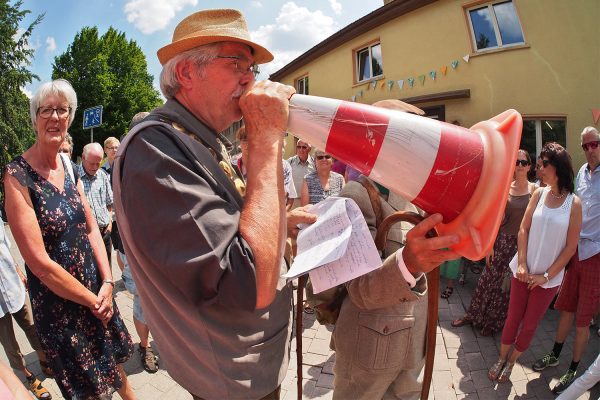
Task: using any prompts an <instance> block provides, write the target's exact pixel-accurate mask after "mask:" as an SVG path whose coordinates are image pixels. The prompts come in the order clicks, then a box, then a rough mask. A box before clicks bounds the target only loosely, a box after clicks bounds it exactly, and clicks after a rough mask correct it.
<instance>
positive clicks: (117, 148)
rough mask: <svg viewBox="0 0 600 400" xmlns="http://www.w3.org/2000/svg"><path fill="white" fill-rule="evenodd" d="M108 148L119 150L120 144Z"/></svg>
mask: <svg viewBox="0 0 600 400" xmlns="http://www.w3.org/2000/svg"><path fill="white" fill-rule="evenodd" d="M106 150H119V146H111V147H107V148H106Z"/></svg>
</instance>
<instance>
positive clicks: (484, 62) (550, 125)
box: [270, 0, 600, 169]
mask: <svg viewBox="0 0 600 400" xmlns="http://www.w3.org/2000/svg"><path fill="white" fill-rule="evenodd" d="M385 3H386V4H385V5H383V6H382V7H380V8H379V9H377V10H375V11H373V12H372V13H370V14H368V15H366V16H364V17H363V18H361V19H359V20H357V21H356V22H354V23H352V24H350V25H348V26H347V27H345V28H343V29H342V30H340V31H339V32H337V33H335V34H334V35H332V36H330V37H329V38H327V39H325V40H324V41H323V42H321V43H319V44H318V45H316V46H315V47H313V48H311V49H310V50H308V51H307V52H305V53H304V54H302V55H301V56H299V57H298V58H297V59H295V60H293V61H292V62H290V63H289V64H287V65H286V66H284V67H283V68H281V69H280V70H279V71H277V72H275V73H273V74H272V75H271V77H270V79H271V80H274V81H280V82H283V83H286V84H289V85H293V86H294V87H296V90H297V92H298V93H303V94H310V95H315V96H322V97H330V98H337V99H343V100H348V101H356V102H360V103H365V104H371V103H374V102H375V101H378V100H382V99H388V98H394V99H400V100H403V101H406V102H409V103H412V104H414V105H416V106H418V107H420V108H422V109H423V110H425V111H426V113H427V115H428V116H430V117H433V118H438V119H441V120H444V121H447V122H453V123H457V124H460V125H462V126H465V127H470V126H472V125H474V124H475V123H477V122H479V121H481V120H485V119H489V118H491V117H493V116H495V115H497V114H500V113H501V112H502V111H504V110H506V109H509V108H514V109H516V110H517V111H519V112H520V113H521V115H522V116H523V119H524V126H523V135H522V141H521V147H523V148H525V149H527V150H528V151H529V152H530V153H531V154H532V155H533V154H539V151H540V149H541V147H542V146H543V144H544V143H545V142H547V141H557V142H559V143H561V144H563V145H565V146H566V147H567V149H568V150H569V152H570V154H571V156H572V157H573V164H574V168H575V169H577V168H578V167H579V165H581V164H582V163H583V162H584V160H585V158H584V155H583V152H582V150H581V147H580V136H579V134H580V132H581V131H582V129H583V128H584V127H585V126H590V125H592V126H598V123H597V122H596V123H595V122H594V118H593V111H592V110H598V109H600V79H599V75H600V24H598V21H600V1H598V0H573V1H565V0H508V1H506V0H500V1H481V0H478V1H461V0H438V1H435V0H392V1H386V2H385ZM287 148H288V149H290V150H288V151H291V149H293V146H291V145H289V146H287Z"/></svg>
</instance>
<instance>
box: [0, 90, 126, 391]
mask: <svg viewBox="0 0 600 400" xmlns="http://www.w3.org/2000/svg"><path fill="white" fill-rule="evenodd" d="M76 108H77V97H76V95H75V91H74V90H73V88H72V87H71V85H70V84H69V83H68V82H67V81H65V80H60V79H59V80H55V81H52V82H47V83H44V84H43V85H41V86H40V88H39V89H38V91H37V93H36V94H35V95H34V96H33V98H32V99H31V104H30V113H31V120H32V123H33V127H34V129H35V131H36V141H35V143H34V144H33V145H32V146H31V147H30V148H29V149H28V150H26V151H25V152H24V153H23V154H22V155H21V156H18V157H17V158H15V159H14V160H13V161H12V162H11V163H9V164H8V165H7V166H6V171H5V179H4V187H5V196H6V200H5V201H6V213H7V216H8V220H9V221H10V226H11V230H12V233H13V235H14V238H15V242H16V243H17V245H18V247H19V250H20V252H21V254H22V256H23V259H24V260H25V263H26V270H27V275H28V277H29V292H30V297H31V303H32V309H33V316H34V321H35V325H36V329H37V331H38V334H39V337H40V340H41V342H42V346H43V347H44V350H45V351H46V354H47V358H48V363H49V365H50V367H51V368H52V369H53V370H54V373H55V376H56V381H57V383H58V386H59V388H60V390H61V392H62V394H63V396H64V397H65V398H66V399H73V398H76V399H77V400H86V399H90V400H91V399H107V398H111V397H112V394H113V392H115V391H118V392H119V394H120V395H121V397H122V398H123V399H126V400H129V399H135V395H134V394H133V391H132V389H131V386H130V385H129V383H128V381H127V377H126V375H125V373H124V371H123V367H122V363H123V362H125V361H126V360H127V359H128V358H129V357H130V355H131V353H132V352H133V345H132V342H131V338H130V336H129V333H128V332H127V328H126V327H125V324H124V323H123V320H122V319H121V316H120V314H119V310H118V309H117V306H116V304H115V302H114V300H113V293H112V291H113V287H114V282H113V280H112V274H111V271H110V267H109V264H108V258H107V256H106V252H105V250H104V245H103V242H102V238H101V236H100V231H99V229H98V226H97V224H96V220H95V219H94V216H93V214H92V212H91V210H90V207H89V205H88V202H87V200H86V199H85V196H84V194H83V187H82V184H81V182H80V181H79V176H78V175H77V173H76V172H74V171H72V167H71V163H70V161H69V160H68V159H66V158H64V159H63V158H62V157H61V156H60V155H59V153H58V150H59V148H60V146H61V144H62V142H63V140H64V138H65V135H66V134H67V129H68V127H69V126H70V124H71V123H72V122H73V118H74V115H75V109H76Z"/></svg>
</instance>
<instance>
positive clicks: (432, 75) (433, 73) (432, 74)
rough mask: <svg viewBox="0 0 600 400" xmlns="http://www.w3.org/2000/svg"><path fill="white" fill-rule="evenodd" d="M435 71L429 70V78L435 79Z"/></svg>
mask: <svg viewBox="0 0 600 400" xmlns="http://www.w3.org/2000/svg"><path fill="white" fill-rule="evenodd" d="M436 75H437V73H436V72H435V71H431V72H429V76H431V79H432V80H434V81H435V77H436Z"/></svg>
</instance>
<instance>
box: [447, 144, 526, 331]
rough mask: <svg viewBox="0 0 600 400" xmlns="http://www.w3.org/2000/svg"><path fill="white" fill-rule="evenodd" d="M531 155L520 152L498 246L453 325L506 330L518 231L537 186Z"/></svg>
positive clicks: (495, 243)
mask: <svg viewBox="0 0 600 400" xmlns="http://www.w3.org/2000/svg"><path fill="white" fill-rule="evenodd" d="M530 167H531V158H530V156H529V153H527V152H526V151H525V150H519V151H518V153H517V166H516V167H515V174H514V180H513V181H512V183H511V185H510V191H509V192H508V199H507V200H506V208H505V209H504V216H503V218H502V223H501V224H500V231H499V232H498V236H497V237H496V241H495V242H494V247H493V248H492V251H491V252H490V254H488V256H487V257H486V265H487V268H485V270H484V271H483V273H482V274H481V277H480V278H479V280H478V281H477V288H476V289H475V294H474V295H473V298H472V299H471V304H470V305H469V309H468V310H467V313H466V314H465V316H464V317H462V318H459V319H457V320H454V321H452V326H453V327H455V328H456V327H460V326H463V325H467V324H472V325H473V326H474V327H475V328H477V329H480V330H481V331H480V332H481V335H482V336H489V335H492V334H494V333H496V332H498V331H500V330H501V329H502V326H504V320H505V319H506V312H507V310H508V298H509V287H510V286H509V285H507V283H510V280H509V279H510V277H511V276H512V273H511V271H510V268H509V267H508V263H509V262H510V260H511V259H512V258H513V256H514V255H515V253H516V252H517V234H518V233H519V227H520V226H521V220H522V219H523V215H524V214H525V209H526V208H527V205H528V204H529V199H530V198H531V195H532V193H533V192H534V191H535V189H536V188H537V186H536V185H535V184H534V183H531V182H529V181H528V180H527V172H528V171H529V168H530ZM507 281H508V282H507Z"/></svg>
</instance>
